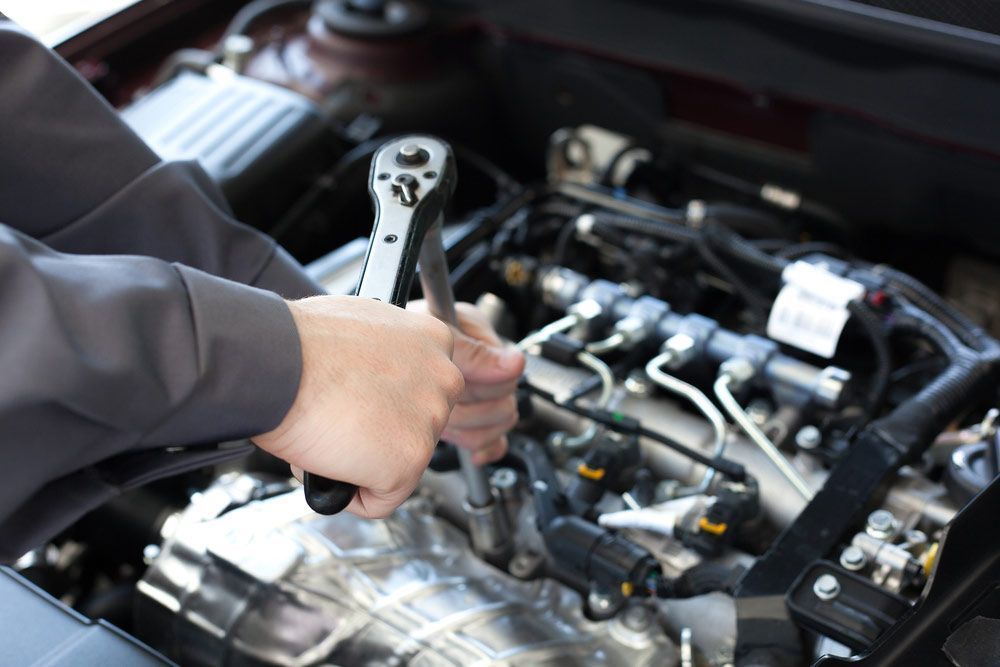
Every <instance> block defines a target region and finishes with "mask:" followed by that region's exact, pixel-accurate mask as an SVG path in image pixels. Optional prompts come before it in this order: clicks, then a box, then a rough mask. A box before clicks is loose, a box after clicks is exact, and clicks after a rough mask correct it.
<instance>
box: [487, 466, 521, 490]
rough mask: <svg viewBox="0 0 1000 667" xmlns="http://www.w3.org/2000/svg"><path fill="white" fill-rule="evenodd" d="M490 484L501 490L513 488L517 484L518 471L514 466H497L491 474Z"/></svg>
mask: <svg viewBox="0 0 1000 667" xmlns="http://www.w3.org/2000/svg"><path fill="white" fill-rule="evenodd" d="M490 484H491V485H492V486H493V487H494V488H496V489H498V490H500V491H506V490H508V489H512V488H514V486H515V485H516V484H517V473H516V472H515V471H514V470H513V469H512V468H497V469H496V470H495V471H494V472H493V474H492V475H490Z"/></svg>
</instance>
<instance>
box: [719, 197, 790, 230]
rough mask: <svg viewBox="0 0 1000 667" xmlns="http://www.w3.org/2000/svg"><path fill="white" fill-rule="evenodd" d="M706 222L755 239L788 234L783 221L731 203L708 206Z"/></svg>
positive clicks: (764, 212) (768, 214)
mask: <svg viewBox="0 0 1000 667" xmlns="http://www.w3.org/2000/svg"><path fill="white" fill-rule="evenodd" d="M705 220H710V221H712V222H715V223H718V224H721V225H725V226H726V227H728V228H729V229H731V230H732V231H734V232H737V233H739V234H749V235H750V236H755V237H771V236H781V235H782V234H784V233H785V232H786V230H785V228H784V226H783V225H782V224H781V221H780V220H779V219H778V218H777V217H775V216H773V215H771V214H770V213H767V212H766V211H761V210H760V209H757V208H752V207H750V206H740V205H739V204H731V203H729V202H712V203H709V204H706V205H705Z"/></svg>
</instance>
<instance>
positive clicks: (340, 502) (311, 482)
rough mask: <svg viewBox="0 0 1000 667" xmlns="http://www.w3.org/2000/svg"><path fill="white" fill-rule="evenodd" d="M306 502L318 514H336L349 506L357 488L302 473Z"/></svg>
mask: <svg viewBox="0 0 1000 667" xmlns="http://www.w3.org/2000/svg"><path fill="white" fill-rule="evenodd" d="M302 484H303V486H305V492H306V502H307V503H308V504H309V507H311V508H312V510H313V511H314V512H316V513H318V514H338V513H339V512H343V511H344V509H345V508H346V507H347V506H348V505H350V504H351V500H353V499H354V495H355V494H356V493H357V492H358V487H357V486H355V485H354V484H351V483H350V482H341V481H339V480H336V479H327V478H326V477H321V476H319V475H314V474H312V473H311V472H303V473H302Z"/></svg>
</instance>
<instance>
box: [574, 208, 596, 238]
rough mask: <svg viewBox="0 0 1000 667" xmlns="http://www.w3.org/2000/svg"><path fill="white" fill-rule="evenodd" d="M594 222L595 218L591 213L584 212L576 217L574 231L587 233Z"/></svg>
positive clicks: (592, 227)
mask: <svg viewBox="0 0 1000 667" xmlns="http://www.w3.org/2000/svg"><path fill="white" fill-rule="evenodd" d="M596 223H597V218H595V217H594V215H593V214H592V213H584V214H583V215H581V216H579V217H578V218H577V219H576V231H578V232H579V233H581V234H589V233H590V232H591V230H593V229H594V225H595V224H596Z"/></svg>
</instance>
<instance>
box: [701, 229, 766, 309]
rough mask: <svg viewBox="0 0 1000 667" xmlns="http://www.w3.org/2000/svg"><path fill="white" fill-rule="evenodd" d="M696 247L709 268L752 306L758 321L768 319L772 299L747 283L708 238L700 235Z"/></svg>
mask: <svg viewBox="0 0 1000 667" xmlns="http://www.w3.org/2000/svg"><path fill="white" fill-rule="evenodd" d="M695 248H696V249H697V250H698V254H699V255H700V256H701V258H702V260H704V262H705V263H706V264H708V266H709V268H711V269H712V270H713V271H715V272H716V273H717V274H719V275H720V276H722V278H723V279H724V280H725V281H726V282H728V283H729V284H730V285H731V286H732V288H733V292H735V293H736V295H737V296H739V297H740V298H741V299H742V300H743V302H744V303H745V304H746V305H747V306H748V307H749V308H750V310H751V311H752V312H753V314H754V317H756V318H757V320H758V322H763V321H764V320H766V319H767V313H768V310H769V309H770V304H771V301H770V299H768V298H767V297H765V296H764V295H763V294H761V293H760V292H758V291H757V289H756V288H755V287H753V286H751V285H750V284H749V283H747V282H746V281H745V280H744V279H743V278H742V277H741V276H740V275H739V274H738V273H736V271H734V270H733V269H732V267H730V266H729V265H728V264H727V263H726V262H724V261H723V260H722V259H721V258H720V257H719V256H718V255H717V254H716V253H715V250H714V249H713V248H712V246H711V244H710V243H709V241H708V239H707V238H705V237H704V236H699V237H698V239H697V241H695Z"/></svg>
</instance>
